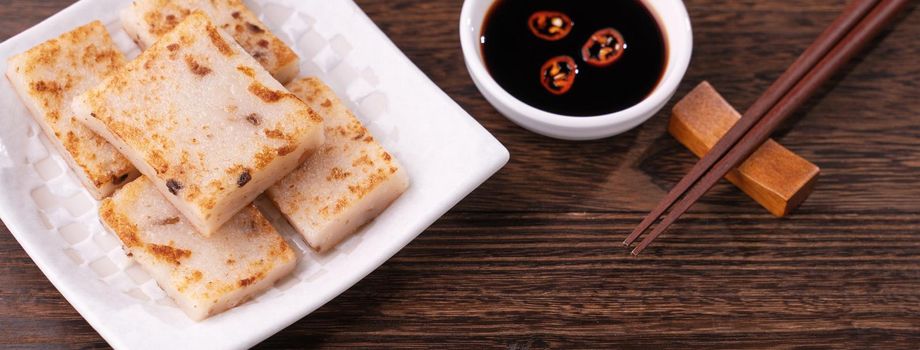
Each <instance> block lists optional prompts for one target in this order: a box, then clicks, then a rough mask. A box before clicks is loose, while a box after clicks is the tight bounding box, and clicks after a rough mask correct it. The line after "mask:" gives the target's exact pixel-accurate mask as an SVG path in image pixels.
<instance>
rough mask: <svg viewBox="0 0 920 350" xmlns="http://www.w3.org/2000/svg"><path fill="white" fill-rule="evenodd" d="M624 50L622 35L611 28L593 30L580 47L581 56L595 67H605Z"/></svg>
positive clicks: (618, 57) (624, 44) (624, 43)
mask: <svg viewBox="0 0 920 350" xmlns="http://www.w3.org/2000/svg"><path fill="white" fill-rule="evenodd" d="M625 50H626V42H625V41H623V35H622V34H620V32H619V31H618V30H616V29H613V28H604V29H601V30H598V31H596V32H594V34H592V35H591V37H590V38H588V41H587V42H585V45H584V46H582V47H581V58H582V59H584V60H585V62H587V63H588V64H590V65H592V66H595V67H606V66H609V65H610V64H612V63H613V62H616V61H617V60H618V59H620V56H622V55H623V51H625Z"/></svg>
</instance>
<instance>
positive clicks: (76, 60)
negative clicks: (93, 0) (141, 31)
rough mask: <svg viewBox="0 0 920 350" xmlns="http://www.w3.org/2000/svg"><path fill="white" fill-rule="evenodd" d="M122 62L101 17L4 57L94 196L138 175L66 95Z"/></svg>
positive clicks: (26, 98)
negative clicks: (76, 114)
mask: <svg viewBox="0 0 920 350" xmlns="http://www.w3.org/2000/svg"><path fill="white" fill-rule="evenodd" d="M124 64H125V57H124V55H122V53H121V51H118V48H116V47H115V44H114V43H113V42H112V39H111V38H110V37H109V33H108V32H107V31H106V30H105V27H104V26H103V25H102V23H100V22H98V21H97V22H92V23H90V24H87V25H85V26H82V27H79V28H77V29H74V30H73V31H71V32H68V33H66V34H64V35H61V36H60V37H58V38H56V39H51V40H48V41H46V42H44V43H42V44H40V45H38V46H36V47H34V48H32V49H30V50H29V51H26V52H24V53H21V54H19V55H16V56H13V57H12V58H10V59H9V65H8V66H7V72H6V75H7V77H8V78H9V79H10V82H11V83H12V84H13V87H14V88H15V90H16V92H18V93H19V96H20V97H21V98H22V100H23V102H25V105H26V106H27V107H28V108H29V111H30V112H31V113H32V116H33V117H34V118H35V120H36V121H37V122H38V124H39V125H41V128H42V130H43V131H44V132H45V134H46V135H47V136H48V139H49V140H51V143H52V144H53V145H54V147H55V148H57V149H58V151H59V152H60V153H61V156H62V157H63V158H64V160H66V161H67V164H68V165H69V166H70V168H71V169H73V171H74V173H75V174H76V175H77V177H78V178H79V179H80V181H81V182H82V183H83V185H84V186H85V187H86V189H87V190H89V192H90V193H91V194H92V195H93V197H95V198H96V199H102V198H104V197H106V196H108V195H110V194H111V193H112V191H114V190H115V188H116V187H118V186H119V185H121V184H123V183H125V182H127V181H130V180H132V179H134V178H135V177H137V176H138V174H139V173H138V172H137V170H135V169H134V166H132V165H131V163H130V162H129V161H128V159H126V158H125V157H124V156H122V155H121V153H118V150H116V149H115V147H114V146H112V145H110V144H109V143H108V142H106V141H105V139H103V138H102V137H100V136H98V135H96V133H94V132H93V131H92V130H90V129H89V128H87V127H86V126H84V125H83V124H81V123H79V122H78V121H77V119H76V118H75V117H74V113H73V111H72V110H71V109H70V101H71V100H72V99H73V97H74V96H76V95H78V94H81V93H83V92H85V91H87V90H89V89H90V88H92V87H93V86H95V85H96V84H98V83H99V82H100V81H102V79H103V78H104V77H105V76H106V75H108V74H109V73H111V72H113V71H115V70H117V69H118V68H119V67H121V66H123V65H124Z"/></svg>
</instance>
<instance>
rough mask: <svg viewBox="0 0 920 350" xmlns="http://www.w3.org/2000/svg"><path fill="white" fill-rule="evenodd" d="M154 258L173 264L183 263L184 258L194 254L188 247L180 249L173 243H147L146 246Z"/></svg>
mask: <svg viewBox="0 0 920 350" xmlns="http://www.w3.org/2000/svg"><path fill="white" fill-rule="evenodd" d="M144 249H145V250H147V253H149V254H150V255H151V256H153V257H154V258H157V259H159V260H162V261H165V262H168V263H170V264H173V265H176V266H178V265H181V264H182V259H186V258H189V257H191V256H192V252H191V251H190V250H186V249H180V248H176V247H173V246H171V245H161V244H153V243H147V246H146V247H144Z"/></svg>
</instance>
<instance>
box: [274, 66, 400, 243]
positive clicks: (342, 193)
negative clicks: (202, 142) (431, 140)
mask: <svg viewBox="0 0 920 350" xmlns="http://www.w3.org/2000/svg"><path fill="white" fill-rule="evenodd" d="M288 88H289V89H290V90H291V92H293V93H294V94H295V95H297V96H298V97H300V98H301V99H302V100H303V101H304V102H306V103H307V104H308V105H310V106H311V107H313V109H314V110H316V111H317V113H319V114H320V115H322V116H323V118H325V129H326V130H325V134H326V143H325V144H323V146H322V147H321V149H320V150H319V151H317V152H316V153H315V154H314V155H313V156H311V157H310V158H309V159H307V161H306V162H305V163H304V164H303V165H301V166H300V167H299V168H297V170H295V171H294V172H292V173H291V174H290V175H288V176H287V177H285V178H284V179H282V180H281V181H279V182H278V183H277V184H275V185H274V186H272V187H270V188H269V190H268V192H267V193H268V196H269V197H270V198H271V199H272V200H273V201H274V202H275V204H276V205H277V206H278V208H279V209H280V210H281V212H282V213H284V215H285V216H286V217H287V219H288V221H290V223H291V225H292V226H294V228H296V229H297V230H298V231H299V232H300V233H301V234H302V235H303V236H304V238H305V239H306V241H307V243H309V244H310V246H311V247H313V249H316V250H318V251H325V250H328V249H330V248H332V247H334V246H335V245H336V244H338V243H339V242H340V241H341V240H342V239H344V238H345V237H347V236H348V235H350V234H351V233H353V232H354V231H355V230H357V229H358V228H359V227H360V226H361V225H364V224H366V223H367V222H368V221H370V220H371V219H373V218H374V217H376V216H377V215H378V214H380V212H382V211H383V210H384V209H386V208H387V206H389V205H390V203H391V202H393V200H395V199H396V198H397V197H399V196H400V195H401V194H402V193H403V192H404V191H405V190H406V188H407V187H408V186H409V179H408V176H407V175H406V172H405V171H404V170H403V169H402V167H401V166H400V165H399V163H398V162H397V161H396V159H395V158H394V157H393V156H392V155H391V154H390V153H388V152H387V151H386V150H384V149H383V147H381V146H380V144H378V143H377V142H376V141H375V140H374V137H373V136H371V134H370V133H369V132H368V131H367V129H365V128H364V126H362V125H361V122H360V121H358V119H357V118H355V116H354V115H353V114H352V113H351V111H349V110H348V107H346V106H345V105H344V104H343V103H342V102H341V101H340V100H339V99H338V98H337V97H336V95H335V93H334V92H332V90H331V89H329V87H327V86H326V85H325V84H323V83H322V82H321V81H319V80H318V79H315V78H305V79H300V80H297V81H294V82H292V83H290V84H288Z"/></svg>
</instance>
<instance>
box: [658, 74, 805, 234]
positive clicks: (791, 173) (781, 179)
mask: <svg viewBox="0 0 920 350" xmlns="http://www.w3.org/2000/svg"><path fill="white" fill-rule="evenodd" d="M740 118H741V115H740V114H739V113H738V112H737V111H736V110H735V109H734V108H733V107H732V105H731V104H729V103H728V101H726V100H725V99H724V98H722V96H721V95H720V94H719V92H718V91H716V89H715V88H713V87H712V85H710V84H709V83H708V82H706V81H704V82H702V83H700V84H699V85H697V87H696V88H694V89H693V91H690V93H688V94H687V96H685V97H684V98H683V99H681V100H680V102H678V103H677V104H676V105H675V106H674V109H673V110H672V114H671V120H670V122H669V124H668V132H670V133H671V135H672V136H674V138H675V139H677V140H678V141H679V142H680V143H682V144H683V145H684V146H685V147H687V148H688V149H690V151H691V152H693V154H695V155H696V156H697V157H702V156H704V155H705V154H706V153H707V152H709V150H710V149H711V148H712V147H713V146H714V145H715V144H716V142H718V141H719V139H720V138H722V136H723V135H725V133H727V132H728V130H729V129H731V127H732V126H733V125H734V124H735V123H736V122H737V121H738V119H740ZM819 173H820V168H818V166H817V165H815V164H813V163H811V162H809V161H808V160H806V159H805V158H802V157H801V156H799V155H797V154H795V153H793V152H792V151H790V150H789V149H787V148H785V147H783V146H782V145H780V144H779V143H777V142H776V141H773V140H772V139H770V140H767V142H765V143H764V144H763V145H762V146H760V148H758V149H757V150H756V151H754V153H753V154H751V155H750V156H749V157H748V158H747V159H746V160H745V161H744V162H743V163H741V165H739V166H738V167H736V168H734V169H732V170H731V171H730V172H729V173H728V174H726V175H725V179H726V180H728V181H729V182H731V183H732V184H734V185H735V186H737V187H738V188H739V189H741V190H742V191H743V192H744V193H746V194H747V195H748V196H749V197H751V198H752V199H754V200H755V201H757V203H759V204H760V205H761V206H763V207H764V208H765V209H767V210H768V211H770V213H772V214H773V215H775V216H777V217H782V216H785V215H786V214H789V212H791V211H792V210H793V209H795V208H796V207H798V205H799V204H801V203H802V202H803V201H804V200H805V199H806V198H808V195H810V194H811V192H812V189H813V188H814V184H815V181H816V180H817V178H818V174H819Z"/></svg>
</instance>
